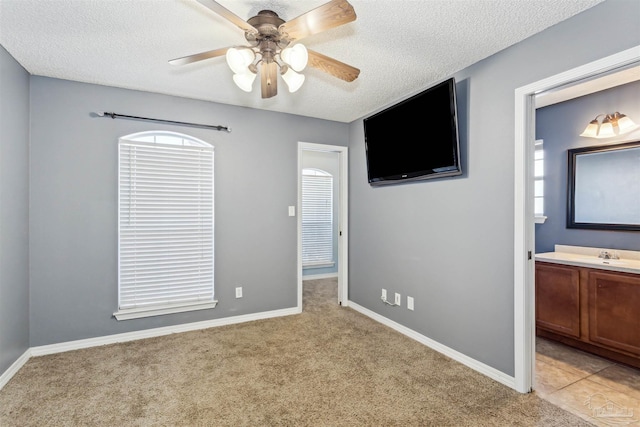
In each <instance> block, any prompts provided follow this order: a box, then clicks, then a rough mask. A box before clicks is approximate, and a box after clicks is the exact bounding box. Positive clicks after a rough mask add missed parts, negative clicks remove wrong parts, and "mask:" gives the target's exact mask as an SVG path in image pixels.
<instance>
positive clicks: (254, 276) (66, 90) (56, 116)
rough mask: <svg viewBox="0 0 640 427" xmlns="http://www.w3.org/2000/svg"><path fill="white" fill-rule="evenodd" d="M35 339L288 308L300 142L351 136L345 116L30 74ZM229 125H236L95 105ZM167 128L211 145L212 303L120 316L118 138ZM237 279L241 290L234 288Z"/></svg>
mask: <svg viewBox="0 0 640 427" xmlns="http://www.w3.org/2000/svg"><path fill="white" fill-rule="evenodd" d="M31 97H32V98H31V99H32V101H31V197H30V202H31V216H30V232H31V240H30V241H31V317H30V320H31V323H30V326H31V329H30V331H31V334H30V344H31V346H38V345H44V344H52V343H59V342H65V341H71V340H78V339H83V338H90V337H99V336H105V335H110V334H116V333H121V332H129V331H135V330H141V329H147V328H154V327H161V326H168V325H173V324H178V323H186V322H194V321H201V320H209V319H216V318H223V317H228V316H234V315H242V314H248V313H256V312H263V311H268V310H276V309H284V308H290V307H295V305H296V301H297V300H296V298H297V294H296V292H297V271H296V268H297V266H296V247H297V244H296V239H297V237H296V230H297V226H296V218H294V217H289V216H288V209H287V207H288V206H290V205H296V203H297V182H298V181H297V170H298V165H297V153H298V151H297V150H298V141H305V142H314V143H325V144H331V145H342V146H344V145H346V144H347V142H348V135H349V134H348V125H347V124H340V123H335V122H329V121H325V120H317V119H310V118H305V117H300V116H293V115H286V114H280V113H268V112H264V111H260V110H253V109H246V108H238V107H230V106H225V105H219V104H213V103H208V102H202V101H195V100H188V99H182V98H175V97H170V96H164V95H158V94H150V93H144V92H136V91H130V90H123V89H115V88H109V87H104V86H96V85H90V84H82V83H75V82H69V81H64V80H56V79H50V78H43V77H32V78H31ZM96 111H114V112H116V113H120V114H127V115H133V116H145V117H152V118H159V119H168V120H177V121H189V122H195V123H207V124H213V125H224V126H230V127H231V128H232V132H231V133H226V132H217V131H213V130H206V129H197V128H185V127H178V126H171V125H163V124H156V123H151V122H142V121H132V120H120V119H117V120H112V119H110V118H95V117H91V116H90V113H91V112H96ZM146 130H172V131H176V132H182V133H186V134H189V135H192V136H194V137H196V138H200V139H202V140H204V141H207V142H210V143H212V144H213V145H214V147H215V166H214V167H215V177H214V179H215V184H214V185H215V190H214V191H215V259H216V260H215V292H216V298H217V299H218V300H219V303H218V306H217V307H216V308H215V309H212V310H202V311H195V312H189V313H181V314H172V315H164V316H157V317H151V318H145V319H136V320H127V321H120V322H118V321H116V320H115V319H113V318H112V317H111V316H112V313H113V312H114V311H115V310H116V308H117V217H116V208H117V182H116V173H117V141H118V137H120V136H123V135H127V134H130V133H134V132H140V131H146ZM236 286H242V287H243V298H241V299H236V298H235V293H234V288H235V287H236Z"/></svg>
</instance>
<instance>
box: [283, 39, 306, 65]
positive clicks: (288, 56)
mask: <svg viewBox="0 0 640 427" xmlns="http://www.w3.org/2000/svg"><path fill="white" fill-rule="evenodd" d="M280 58H282V60H283V61H284V62H285V63H287V64H288V65H289V66H290V67H291V68H293V69H294V71H298V72H300V71H302V70H304V67H306V66H307V62H308V61H309V52H307V48H306V47H304V45H302V44H300V43H298V44H296V45H293V46H292V47H288V48H285V49H283V50H282V52H280Z"/></svg>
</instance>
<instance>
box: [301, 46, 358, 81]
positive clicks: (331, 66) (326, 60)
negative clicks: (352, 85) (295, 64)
mask: <svg viewBox="0 0 640 427" xmlns="http://www.w3.org/2000/svg"><path fill="white" fill-rule="evenodd" d="M307 52H308V53H309V65H310V66H312V67H314V68H317V69H319V70H321V71H324V72H325V73H329V74H331V75H332V76H335V77H337V78H339V79H342V80H344V81H347V82H352V81H354V80H355V79H357V78H358V76H359V75H360V70H359V69H357V68H356V67H352V66H351V65H348V64H345V63H344V62H340V61H338V60H337V59H333V58H330V57H328V56H326V55H323V54H321V53H318V52H316V51H313V50H311V49H307Z"/></svg>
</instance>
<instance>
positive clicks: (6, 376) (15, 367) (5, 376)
mask: <svg viewBox="0 0 640 427" xmlns="http://www.w3.org/2000/svg"><path fill="white" fill-rule="evenodd" d="M30 358H31V349H27V351H25V352H24V353H22V356H20V357H18V359H17V360H16V361H15V362H13V363H12V364H11V366H9V369H7V370H6V371H4V372H3V373H2V375H0V390H2V388H3V387H4V386H5V385H7V383H8V382H9V381H10V380H11V378H13V376H14V375H15V374H17V373H18V371H19V370H20V368H22V366H23V365H24V364H25V363H27V361H28V360H29V359H30Z"/></svg>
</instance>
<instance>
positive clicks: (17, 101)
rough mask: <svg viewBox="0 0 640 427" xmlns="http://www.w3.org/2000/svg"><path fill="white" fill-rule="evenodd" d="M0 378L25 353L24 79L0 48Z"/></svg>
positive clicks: (26, 117) (26, 113) (26, 191)
mask: <svg viewBox="0 0 640 427" xmlns="http://www.w3.org/2000/svg"><path fill="white" fill-rule="evenodd" d="M0 94H1V95H0V374H2V373H3V372H4V371H6V370H7V369H8V368H9V367H10V366H11V364H12V363H13V362H15V361H16V360H17V359H18V358H19V357H20V356H21V355H22V354H24V352H25V351H26V350H27V349H28V348H29V233H28V218H29V211H28V209H29V199H28V195H29V157H28V156H29V75H28V74H27V72H26V71H25V70H24V68H22V67H21V66H20V65H19V64H18V63H17V62H16V61H15V60H14V59H13V58H12V57H11V56H10V55H9V54H8V53H7V51H6V50H4V48H3V47H0Z"/></svg>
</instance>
